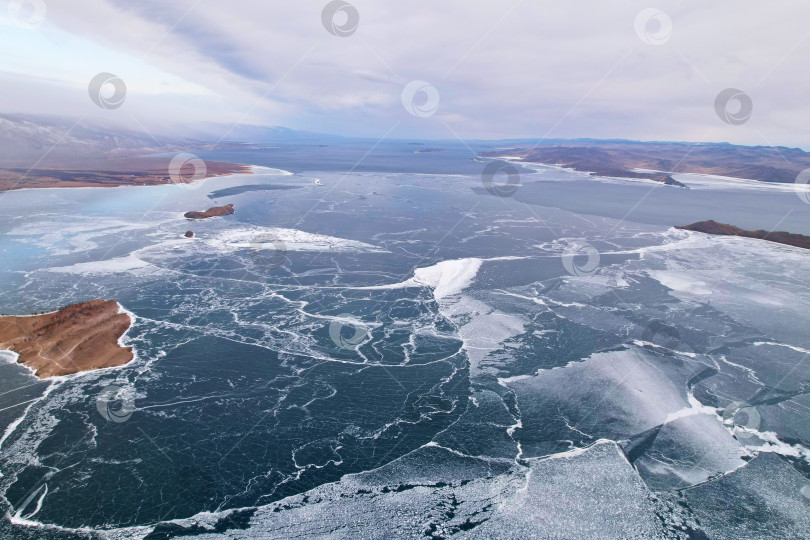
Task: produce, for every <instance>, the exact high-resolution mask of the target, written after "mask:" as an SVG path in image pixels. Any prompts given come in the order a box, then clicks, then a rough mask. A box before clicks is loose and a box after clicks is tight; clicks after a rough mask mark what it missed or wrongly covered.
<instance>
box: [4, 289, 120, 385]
mask: <svg viewBox="0 0 810 540" xmlns="http://www.w3.org/2000/svg"><path fill="white" fill-rule="evenodd" d="M119 309H120V306H119V305H118V302H116V301H114V300H91V301H90V302H84V303H81V304H73V305H70V306H66V307H64V308H62V309H60V310H59V311H57V312H55V313H47V314H44V315H33V316H30V317H0V348H2V349H10V350H12V351H14V352H16V353H17V354H19V355H20V358H19V362H20V363H22V364H25V365H26V366H28V367H30V368H32V369H34V370H35V372H36V375H37V377H39V378H41V379H46V378H48V377H54V376H58V375H70V374H73V373H79V372H81V371H89V370H92V369H100V368H107V367H115V366H122V365H124V364H126V363H127V362H129V361H131V360H132V358H133V353H132V347H121V346H120V345H119V344H118V339H119V338H120V337H121V336H123V335H124V333H125V332H126V331H127V330H128V329H129V327H130V324H131V320H130V318H129V315H127V314H126V313H119Z"/></svg>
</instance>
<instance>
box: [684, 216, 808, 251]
mask: <svg viewBox="0 0 810 540" xmlns="http://www.w3.org/2000/svg"><path fill="white" fill-rule="evenodd" d="M676 228H678V229H684V230H687V231H697V232H702V233H707V234H718V235H723V236H743V237H745V238H757V239H759V240H767V241H768V242H776V243H777V244H785V245H788V246H793V247H799V248H804V249H810V236H805V235H803V234H794V233H789V232H784V231H779V232H768V231H762V230H760V231H748V230H746V229H740V228H739V227H735V226H734V225H727V224H725V223H718V222H716V221H713V220H709V221H700V222H698V223H692V224H691V225H685V226H683V227H676Z"/></svg>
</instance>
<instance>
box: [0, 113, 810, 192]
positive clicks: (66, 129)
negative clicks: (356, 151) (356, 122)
mask: <svg viewBox="0 0 810 540" xmlns="http://www.w3.org/2000/svg"><path fill="white" fill-rule="evenodd" d="M175 133H182V135H176V134H175V135H171V136H167V135H165V134H162V133H150V132H148V131H146V129H143V130H134V129H129V128H123V127H120V126H116V125H112V124H101V123H99V122H97V121H89V120H87V119H83V120H81V121H79V120H78V119H69V118H62V117H49V116H34V115H11V114H0V169H11V168H25V169H29V168H32V167H36V168H41V169H48V168H50V169H63V170H66V169H70V170H95V171H99V170H110V169H113V170H116V169H120V163H121V162H122V160H125V159H129V158H137V157H140V156H144V155H149V154H156V153H172V152H179V151H192V152H193V151H194V150H195V149H199V150H207V149H212V148H217V149H227V148H263V147H266V146H272V145H277V144H285V143H286V144H289V143H293V144H294V143H296V142H302V143H304V142H306V143H309V144H312V143H317V142H330V143H334V142H335V141H339V140H340V139H342V137H338V136H336V135H326V134H321V133H312V132H306V131H296V130H293V129H288V128H283V127H278V126H255V125H241V124H240V125H237V126H233V125H229V124H221V123H203V124H191V125H186V126H183V127H182V131H179V132H175ZM491 142H497V143H498V145H499V147H498V149H497V150H493V151H491V152H485V153H482V154H481V155H482V156H484V157H492V158H497V157H519V158H521V159H523V160H524V161H529V162H536V163H546V164H553V165H562V166H565V167H569V168H572V169H576V170H579V171H587V172H590V173H594V174H598V175H601V176H610V177H629V178H647V179H650V180H655V181H658V182H663V183H665V184H669V185H673V186H680V187H686V186H684V185H683V184H682V183H680V182H678V181H677V180H675V179H674V178H672V174H674V173H702V174H714V175H721V176H730V177H736V178H746V179H752V180H761V181H763V182H794V181H795V180H796V177H797V176H798V174H799V173H800V172H801V171H803V170H805V169H807V168H810V153H808V152H805V151H803V150H801V149H798V148H785V147H771V146H736V145H732V144H727V143H688V142H639V141H625V140H605V141H600V140H593V139H577V140H560V139H555V140H546V141H543V142H542V143H540V144H537V145H534V144H532V143H531V142H528V141H526V140H520V141H491ZM505 145H513V146H510V147H509V148H503V146H505ZM493 148H494V146H493ZM128 167H129V168H132V167H131V166H129V165H128Z"/></svg>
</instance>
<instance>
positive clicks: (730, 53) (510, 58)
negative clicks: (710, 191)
mask: <svg viewBox="0 0 810 540" xmlns="http://www.w3.org/2000/svg"><path fill="white" fill-rule="evenodd" d="M45 2H46V3H45V5H46V7H47V13H46V16H45V19H44V22H43V23H42V24H41V25H39V26H38V27H36V28H35V29H30V30H25V29H21V28H19V24H18V25H17V26H16V27H15V26H14V24H15V22H19V21H15V20H14V17H13V13H12V12H9V18H8V20H6V21H5V24H6V25H8V29H9V32H6V34H7V35H6V36H5V37H3V38H2V39H3V40H4V41H6V43H4V45H5V46H4V47H3V49H4V50H5V52H4V53H2V54H3V55H4V61H3V64H2V65H3V66H5V67H4V68H3V69H2V73H0V77H2V82H3V84H4V87H5V88H6V89H7V97H6V99H5V100H4V101H5V105H6V107H7V108H8V109H7V110H4V111H3V112H47V113H51V114H60V113H61V114H72V115H81V114H88V115H93V116H96V115H101V116H104V115H107V116H108V117H109V116H110V115H119V116H118V117H117V118H120V119H121V120H122V121H123V120H124V119H126V121H127V122H130V123H132V122H138V123H143V124H144V125H149V126H152V125H156V123H158V124H159V123H161V122H163V123H169V124H177V125H182V124H184V123H186V122H189V121H206V120H213V121H231V122H237V121H240V122H247V123H269V124H275V125H286V126H290V127H293V128H298V129H306V130H312V131H324V132H332V133H338V134H343V135H350V136H364V137H381V136H383V135H384V134H385V133H388V132H389V131H390V132H391V135H390V136H394V137H430V138H455V137H460V138H464V139H470V138H478V139H492V138H524V137H526V138H530V137H536V138H540V137H544V136H545V137H594V138H634V139H645V140H691V141H703V140H705V141H731V142H737V143H744V144H761V145H768V144H780V145H789V146H802V147H805V148H808V147H810V140H808V132H807V130H806V121H805V120H804V119H806V118H808V114H809V113H810V104H809V103H808V98H807V96H808V95H810V93H809V92H808V90H810V74H809V73H808V72H807V70H806V69H804V68H805V66H804V64H803V63H802V60H803V59H806V58H807V55H808V52H810V51H809V50H808V49H810V37H809V36H810V33H808V30H807V28H806V24H805V21H806V20H807V18H808V15H810V4H808V3H807V2H806V1H799V0H785V1H783V2H779V3H768V4H764V3H762V2H754V1H751V0H745V1H733V2H732V1H730V0H721V1H719V2H712V3H704V2H700V3H698V2H675V1H672V2H667V1H664V2H660V3H659V4H657V5H656V6H654V7H653V8H651V7H650V5H649V4H647V3H646V2H644V3H640V2H634V1H631V0H628V1H627V2H619V3H598V4H597V3H594V2H585V1H583V0H571V1H569V2H558V3H546V2H536V1H530V0H523V1H509V2H505V3H496V2H487V1H483V0H443V1H442V2H428V1H425V0H414V1H411V2H379V1H372V0H352V2H351V3H352V5H353V7H354V8H355V9H356V13H357V15H358V16H359V24H358V25H357V28H356V31H354V32H353V33H351V35H348V36H345V37H339V36H335V35H333V34H332V33H330V32H328V31H327V28H325V27H324V25H323V21H322V12H323V9H324V7H325V6H326V5H327V4H328V2H327V1H325V0H323V1H315V0H305V1H299V2H290V1H268V0H241V1H240V2H238V3H225V2H215V1H213V0H176V1H174V2H164V1H162V0H161V1H159V0H139V1H138V2H132V1H129V0H71V2H69V3H68V2H56V1H54V0H50V1H48V0H45ZM25 3H26V2H23V4H25ZM4 11H5V10H4ZM22 13H23V14H26V13H30V12H26V11H23V12H22ZM640 14H641V15H640ZM341 17H343V18H341ZM335 21H336V24H337V25H338V26H340V25H343V24H344V23H346V22H349V23H351V22H352V21H347V19H346V18H345V13H344V14H343V15H341V14H340V13H338V15H337V17H336V19H335ZM352 29H353V27H352ZM4 30H5V29H4ZM43 44H47V46H48V47H52V48H53V49H54V50H59V51H62V53H61V54H57V53H52V54H50V55H49V54H43V53H42V52H41V51H42V50H44V49H43V47H44V46H45V45H43ZM26 45H28V46H26ZM10 47H11V48H10ZM63 55H68V56H69V58H63V57H62V56H63ZM49 58H52V61H51V65H49ZM102 71H104V72H111V73H115V74H116V75H119V76H120V77H121V78H123V79H124V80H125V81H126V82H127V87H128V89H129V93H128V96H127V101H126V103H125V104H124V106H122V107H121V108H120V109H117V110H116V111H114V112H113V111H100V110H95V109H98V108H97V107H95V106H94V105H93V103H92V102H91V101H90V100H89V99H88V98H87V86H86V85H87V82H88V81H89V80H90V79H91V78H92V77H93V76H94V75H95V74H96V73H98V72H102ZM413 80H420V81H426V82H428V83H430V84H431V85H433V87H435V89H436V91H437V94H438V97H439V98H440V99H438V108H436V110H435V114H431V115H422V116H424V117H420V116H418V115H413V114H410V113H409V112H408V110H406V108H405V107H403V104H402V99H401V95H402V92H403V89H404V88H405V87H406V86H407V85H408V83H410V82H411V81H413ZM726 88H737V89H740V90H742V91H743V92H745V93H746V94H747V95H748V96H750V98H751V101H752V103H753V113H752V114H751V117H750V119H749V120H748V121H747V122H745V123H744V124H743V125H732V124H728V123H725V122H723V120H722V119H721V118H720V117H719V116H718V114H717V113H716V111H715V98H716V96H717V95H718V94H719V93H720V92H722V91H723V90H724V89H726ZM49 96H50V98H49ZM55 96H58V98H56V99H54V98H55ZM428 98H429V96H428V95H426V94H421V93H419V94H417V95H416V96H415V99H416V100H417V101H418V100H422V101H424V100H427V99H428ZM417 105H420V106H421V105H424V103H422V102H420V103H417ZM429 105H430V104H429ZM735 106H739V104H738V103H736V102H733V103H730V104H729V107H730V108H731V109H733V108H734V107H735ZM432 109H433V108H431V111H432Z"/></svg>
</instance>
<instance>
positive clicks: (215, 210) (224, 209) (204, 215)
mask: <svg viewBox="0 0 810 540" xmlns="http://www.w3.org/2000/svg"><path fill="white" fill-rule="evenodd" d="M233 213H234V207H233V205H232V204H226V205H225V206H214V207H212V208H209V209H208V210H206V211H205V212H186V213H185V214H183V217H186V218H188V219H208V218H212V217H218V216H227V215H228V214H233Z"/></svg>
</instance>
